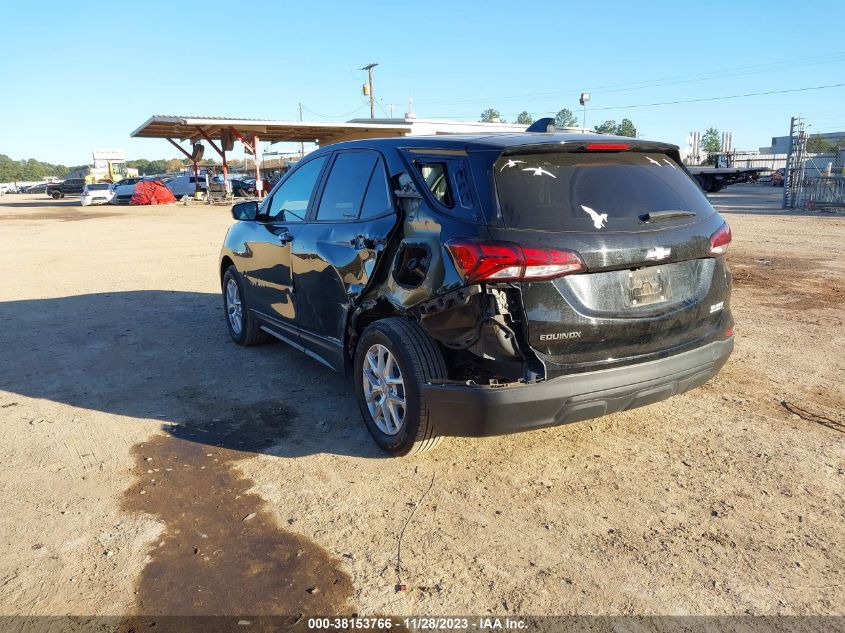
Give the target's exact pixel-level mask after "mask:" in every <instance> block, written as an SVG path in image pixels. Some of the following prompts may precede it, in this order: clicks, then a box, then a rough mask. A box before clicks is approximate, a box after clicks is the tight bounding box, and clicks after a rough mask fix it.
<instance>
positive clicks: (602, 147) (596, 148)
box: [587, 143, 630, 152]
mask: <svg viewBox="0 0 845 633" xmlns="http://www.w3.org/2000/svg"><path fill="white" fill-rule="evenodd" d="M627 149H630V145H628V144H627V143H590V144H589V145H587V151H590V152H621V151H624V150H627Z"/></svg>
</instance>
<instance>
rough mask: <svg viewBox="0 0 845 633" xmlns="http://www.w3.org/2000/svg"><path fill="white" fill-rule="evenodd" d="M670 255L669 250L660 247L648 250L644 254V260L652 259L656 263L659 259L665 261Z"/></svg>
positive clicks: (670, 250) (670, 251)
mask: <svg viewBox="0 0 845 633" xmlns="http://www.w3.org/2000/svg"><path fill="white" fill-rule="evenodd" d="M671 254H672V249H671V248H663V247H662V246H655V247H654V248H652V249H651V250H649V251H648V252H647V253H646V254H645V258H646V259H653V260H655V261H656V260H659V259H666V258H667V257H669V255H671Z"/></svg>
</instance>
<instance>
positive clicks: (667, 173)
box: [495, 152, 713, 231]
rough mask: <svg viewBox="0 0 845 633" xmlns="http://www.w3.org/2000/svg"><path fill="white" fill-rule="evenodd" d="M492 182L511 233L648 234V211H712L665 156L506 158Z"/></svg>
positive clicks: (701, 213) (699, 214) (617, 154)
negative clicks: (602, 231) (644, 218)
mask: <svg viewBox="0 0 845 633" xmlns="http://www.w3.org/2000/svg"><path fill="white" fill-rule="evenodd" d="M495 179H496V190H497V194H498V197H499V206H500V208H501V211H502V219H503V221H504V223H505V225H506V226H508V227H511V228H520V229H533V230H540V231H595V230H597V229H603V228H606V229H607V230H610V231H614V230H632V229H633V230H636V229H640V230H644V229H647V228H654V227H653V226H649V225H645V224H643V223H642V222H641V220H640V216H644V215H645V214H647V213H654V212H657V211H686V212H691V213H694V214H695V216H697V217H699V218H700V217H705V216H708V215H710V214H712V213H713V207H711V206H710V203H709V202H708V201H707V198H706V197H705V196H704V194H703V193H702V192H701V190H700V189H699V188H698V186H697V185H696V184H695V183H694V182H693V181H692V179H691V178H689V176H687V175H686V173H684V171H683V170H682V169H681V168H680V167H679V166H678V165H677V163H675V162H674V161H672V160H671V159H670V158H669V157H668V156H666V155H665V154H656V153H643V152H614V153H598V152H596V153H574V152H570V153H559V154H525V155H515V156H503V157H501V158H499V160H498V161H496V164H495ZM695 219H696V217H692V216H691V217H689V218H686V221H687V222H689V221H694V220H695ZM657 226H660V227H661V228H663V227H664V226H666V224H660V225H657Z"/></svg>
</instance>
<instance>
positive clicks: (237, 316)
mask: <svg viewBox="0 0 845 633" xmlns="http://www.w3.org/2000/svg"><path fill="white" fill-rule="evenodd" d="M223 309H224V310H225V312H226V326H227V327H228V329H229V335H230V336H231V337H232V340H233V341H235V343H237V344H238V345H244V346H249V345H257V344H258V343H264V342H265V341H267V340H268V339H269V338H270V336H269V335H268V334H267V333H266V332H265V331H264V330H262V329H260V328H259V326H258V321H257V320H256V319H255V317H254V316H253V315H252V313H251V312H250V311H249V306H248V305H247V303H246V295H245V294H244V285H243V281H242V279H241V275H240V273H238V271H237V269H236V268H235V267H234V266H229V268H227V269H226V272H225V274H224V275H223Z"/></svg>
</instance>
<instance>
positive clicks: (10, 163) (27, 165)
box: [0, 154, 76, 182]
mask: <svg viewBox="0 0 845 633" xmlns="http://www.w3.org/2000/svg"><path fill="white" fill-rule="evenodd" d="M72 169H76V167H67V166H65V165H54V164H53V163H44V162H42V161H40V160H35V159H34V158H29V159H25V160H14V159H13V158H10V157H8V156H6V155H5V154H0V182H15V181H18V180H42V179H44V178H47V177H50V176H55V177H56V178H64V177H65V176H67V174H68V172H69V171H71V170H72Z"/></svg>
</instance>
